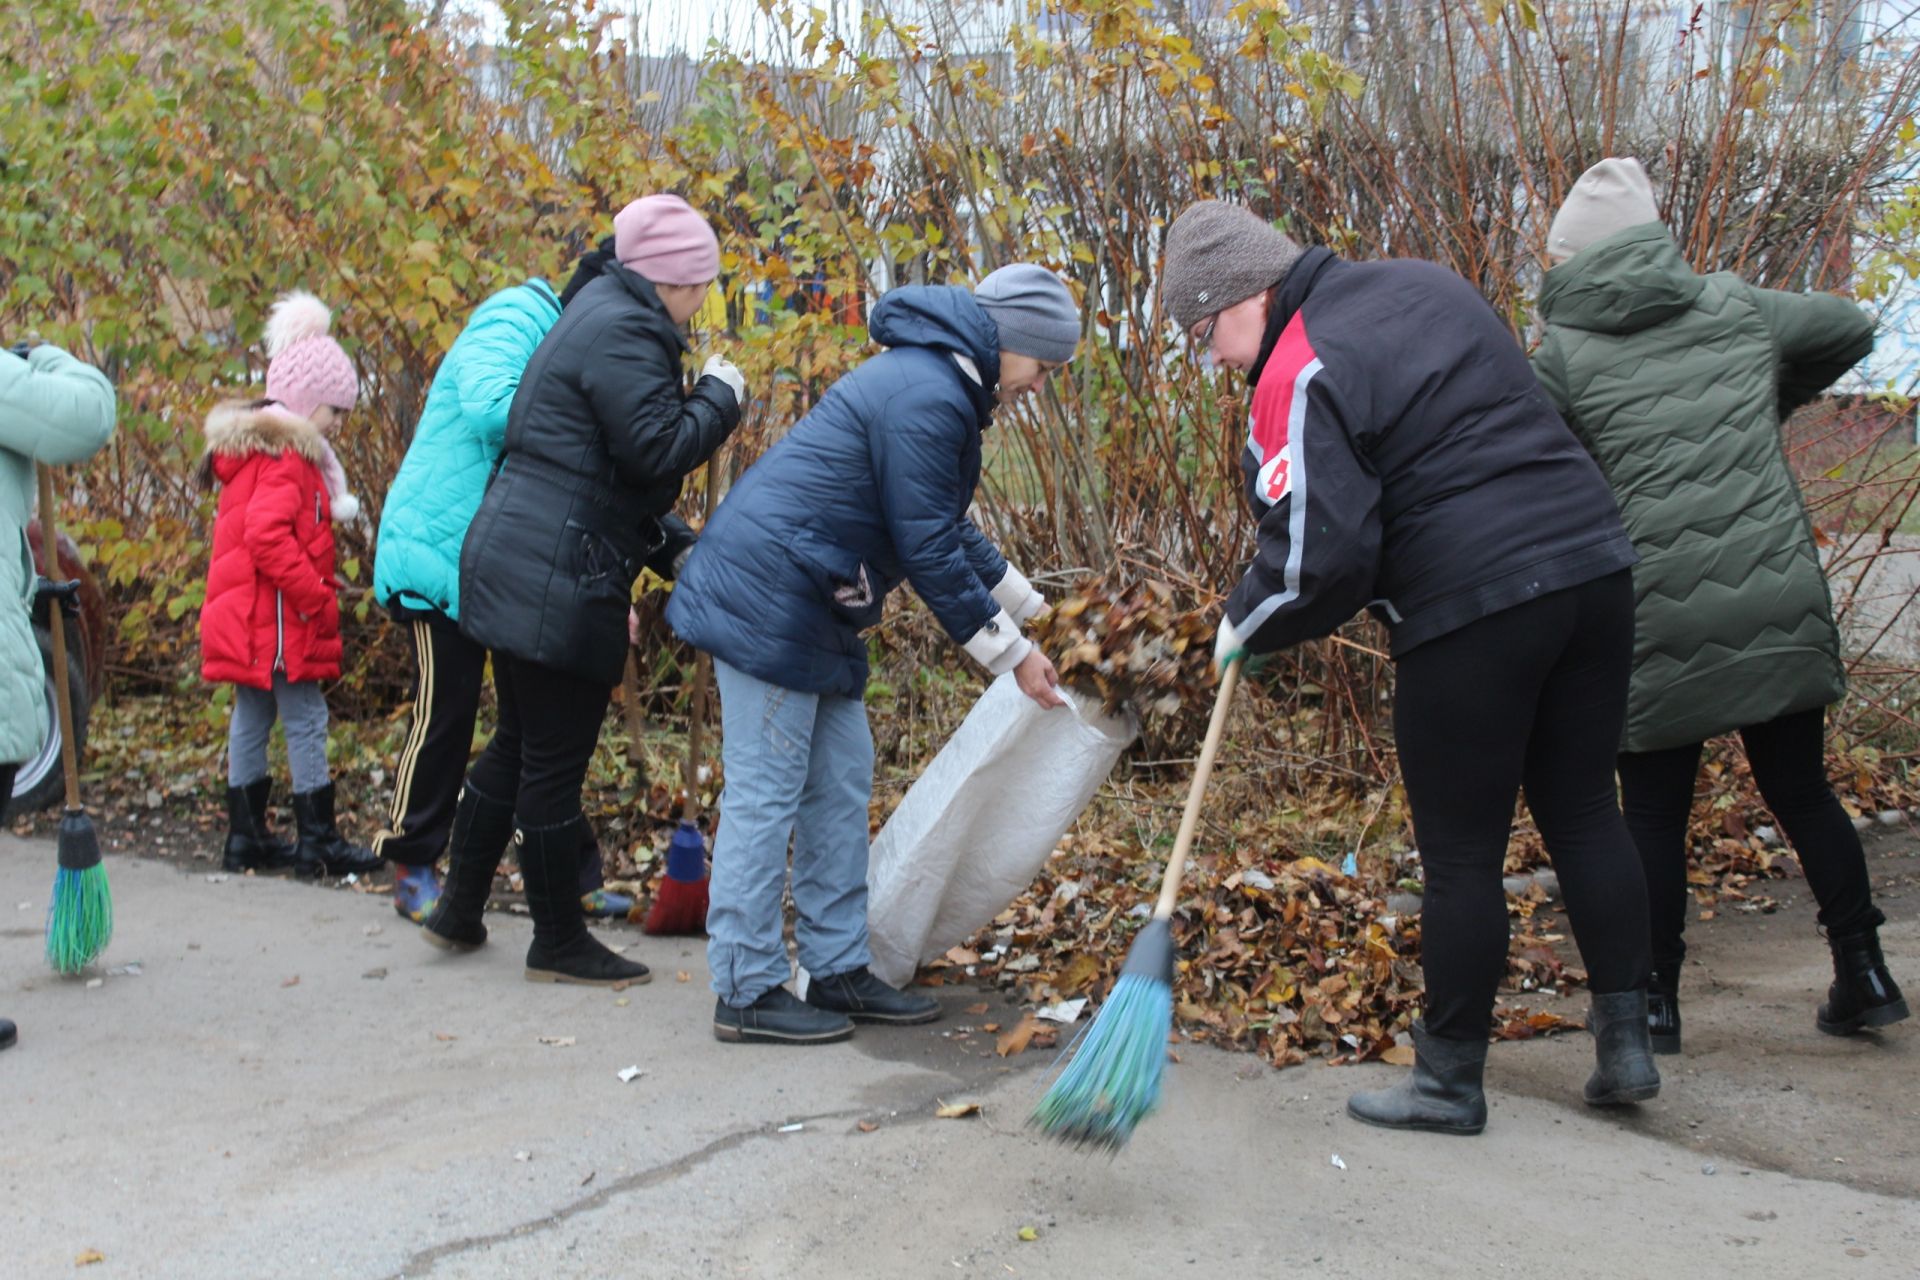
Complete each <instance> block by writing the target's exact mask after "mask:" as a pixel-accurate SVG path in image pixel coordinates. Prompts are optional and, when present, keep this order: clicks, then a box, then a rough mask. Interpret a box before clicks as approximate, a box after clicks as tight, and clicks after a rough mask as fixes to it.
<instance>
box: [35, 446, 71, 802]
mask: <svg viewBox="0 0 1920 1280" xmlns="http://www.w3.org/2000/svg"><path fill="white" fill-rule="evenodd" d="M39 471H40V543H41V556H42V557H43V559H44V562H45V567H44V572H45V573H46V575H47V577H48V578H49V579H51V580H52V581H54V582H61V581H64V578H63V577H62V576H61V573H60V542H59V539H58V538H57V537H56V536H55V534H54V530H53V525H54V517H53V471H52V469H51V468H49V467H48V466H47V465H46V464H45V463H41V464H40V465H39ZM66 622H67V620H66V616H65V613H64V610H63V608H62V604H61V601H59V600H58V599H49V600H48V601H47V629H48V630H49V631H51V632H52V633H53V698H54V705H55V706H57V707H58V708H59V711H60V764H61V767H62V768H63V769H64V770H65V771H66V775H67V808H69V809H78V808H79V807H80V761H79V757H78V752H77V751H76V750H75V747H74V742H73V695H72V693H71V691H70V690H69V689H68V687H67V626H66Z"/></svg>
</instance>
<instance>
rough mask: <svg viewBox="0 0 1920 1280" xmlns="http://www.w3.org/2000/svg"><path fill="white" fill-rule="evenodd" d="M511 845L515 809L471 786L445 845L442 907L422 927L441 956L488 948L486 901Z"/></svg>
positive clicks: (465, 789) (462, 790)
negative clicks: (509, 843) (454, 952)
mask: <svg viewBox="0 0 1920 1280" xmlns="http://www.w3.org/2000/svg"><path fill="white" fill-rule="evenodd" d="M512 839H513V805H511V804H509V803H507V802H505V801H501V800H495V799H494V798H493V797H492V796H488V795H482V794H481V793H480V792H478V791H475V790H474V789H473V784H472V783H471V782H469V783H467V784H466V785H465V786H463V787H461V788H460V802H459V803H458V804H457V805H455V806H454V810H453V836H452V838H451V839H450V840H449V841H448V843H447V878H446V881H445V882H444V883H443V884H442V885H441V886H440V904H439V905H438V906H436V907H435V908H434V909H433V914H432V915H430V916H428V917H427V919H426V922H425V923H424V924H422V925H421V926H420V936H421V937H423V938H425V939H426V940H427V941H428V942H429V943H431V944H432V945H433V946H436V947H439V948H440V949H441V950H442V951H472V950H473V949H474V948H475V947H481V946H485V945H486V941H487V926H486V923H485V921H484V920H483V919H482V917H483V916H485V915H486V913H487V899H488V898H490V897H492V896H493V877H494V875H495V873H496V872H498V871H499V870H500V855H501V854H503V853H505V852H506V851H507V842H508V841H510V840H512Z"/></svg>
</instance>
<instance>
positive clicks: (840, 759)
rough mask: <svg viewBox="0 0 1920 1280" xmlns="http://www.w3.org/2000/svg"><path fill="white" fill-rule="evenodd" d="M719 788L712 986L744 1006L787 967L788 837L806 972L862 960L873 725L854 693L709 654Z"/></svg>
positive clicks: (710, 920)
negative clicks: (800, 682)
mask: <svg viewBox="0 0 1920 1280" xmlns="http://www.w3.org/2000/svg"><path fill="white" fill-rule="evenodd" d="M713 671H714V676H715V679H716V681H717V682H718V684H719V687H720V726H721V730H722V734H723V737H722V739H721V759H722V761H723V762H724V764H725V766H726V790H725V792H724V793H723V794H722V796H721V799H720V833H719V836H718V837H717V838H716V839H715V841H714V847H713V879H712V882H711V884H710V885H709V886H708V906H707V966H708V968H709V969H710V970H711V972H712V978H713V989H714V991H715V992H716V993H718V995H719V996H720V998H721V999H722V1000H723V1001H725V1002H726V1003H727V1004H728V1005H729V1006H731V1007H733V1008H735V1009H743V1008H745V1007H746V1006H747V1005H750V1004H752V1003H753V1002H754V1001H755V1000H757V999H759V998H760V997H761V996H763V995H765V994H766V993H767V992H769V991H771V990H773V988H775V987H777V986H779V985H780V984H782V983H783V982H785V981H786V980H787V979H788V978H789V977H790V976H792V966H791V965H790V964H789V963H788V961H787V948H786V943H785V940H784V938H783V936H782V929H781V913H780V899H781V891H782V890H783V889H784V888H785V887H786V882H787V841H788V838H789V837H791V838H792V841H793V905H794V910H795V913H796V915H797V916H798V923H797V927H796V929H795V934H796V936H797V938H798V940H799V943H800V963H801V965H802V966H804V967H805V969H806V970H807V973H808V974H809V975H811V976H813V977H816V978H823V977H831V976H833V975H834V974H840V973H846V972H848V971H849V970H853V969H859V968H862V967H864V966H865V965H866V964H867V963H868V962H869V960H870V959H871V957H870V956H869V954H868V952H867V801H868V800H869V799H870V798H871V796H872V795H873V733H872V731H871V730H870V729H869V728H868V727H867V708H866V704H865V703H864V702H862V701H861V700H860V699H858V698H838V697H832V696H827V695H821V694H812V693H798V692H795V691H794V690H792V689H783V688H781V687H780V686H779V685H774V684H768V683H767V682H766V681H764V680H758V679H755V678H754V677H753V676H750V675H748V674H747V673H746V672H744V671H741V670H739V669H738V668H735V667H730V666H728V665H727V664H726V663H724V662H718V661H716V662H715V663H714V664H713Z"/></svg>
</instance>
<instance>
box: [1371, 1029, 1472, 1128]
mask: <svg viewBox="0 0 1920 1280" xmlns="http://www.w3.org/2000/svg"><path fill="white" fill-rule="evenodd" d="M1486 1069H1487V1042H1486V1040H1485V1039H1484V1038H1482V1039H1479V1040H1442V1039H1440V1038H1439V1037H1438V1036H1431V1035H1428V1034H1427V1029H1426V1027H1425V1026H1423V1025H1421V1024H1420V1023H1418V1022H1416V1023H1414V1024H1413V1070H1412V1071H1411V1072H1409V1073H1408V1075H1407V1078H1406V1079H1405V1080H1402V1081H1401V1082H1400V1083H1399V1084H1397V1085H1394V1086H1393V1087H1392V1088H1391V1089H1371V1090H1368V1091H1366V1092H1364V1093H1356V1094H1354V1095H1353V1096H1352V1097H1351V1098H1348V1099H1347V1114H1348V1115H1350V1116H1352V1117H1353V1118H1354V1119H1355V1120H1358V1121H1360V1122H1362V1123H1363V1124H1371V1125H1378V1126H1379V1127H1380V1128H1382V1129H1419V1130H1422V1131H1424V1132H1427V1133H1457V1134H1461V1135H1463V1136H1471V1135H1472V1134H1476V1133H1479V1132H1480V1131H1481V1130H1482V1129H1484V1128H1486V1127H1487V1095H1486V1094H1485V1093H1484V1092H1483V1091H1482V1090H1481V1087H1480V1082H1481V1078H1482V1077H1483V1076H1484V1075H1485V1073H1486Z"/></svg>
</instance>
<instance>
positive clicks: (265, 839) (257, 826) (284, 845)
mask: <svg viewBox="0 0 1920 1280" xmlns="http://www.w3.org/2000/svg"><path fill="white" fill-rule="evenodd" d="M247 808H248V809H250V810H252V812H253V833H254V836H255V838H257V839H258V840H259V841H260V843H261V844H262V845H263V846H265V847H266V848H267V849H268V850H269V851H270V852H271V853H272V854H273V855H274V856H277V857H281V858H285V859H286V860H287V862H288V864H289V865H291V864H292V861H293V841H291V840H282V839H281V838H280V837H279V836H277V835H275V834H273V828H272V827H271V826H269V825H268V823H267V815H268V814H269V813H271V812H272V811H273V779H272V778H262V779H260V781H258V782H255V783H250V784H249V785H248V786H247Z"/></svg>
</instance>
